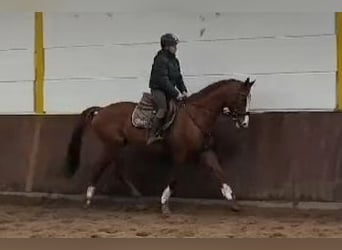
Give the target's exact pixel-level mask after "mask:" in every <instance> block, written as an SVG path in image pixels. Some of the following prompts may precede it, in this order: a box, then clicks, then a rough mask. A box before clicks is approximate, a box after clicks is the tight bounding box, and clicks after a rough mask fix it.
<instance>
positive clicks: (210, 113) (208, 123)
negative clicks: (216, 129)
mask: <svg viewBox="0 0 342 250" xmlns="http://www.w3.org/2000/svg"><path fill="white" fill-rule="evenodd" d="M190 105H192V106H193V110H194V111H195V112H196V119H197V120H198V123H199V124H200V125H201V129H202V130H206V131H210V130H211V129H212V128H213V126H214V125H215V122H216V120H217V118H218V116H219V115H220V114H221V113H222V108H223V95H222V93H220V92H219V91H215V92H212V93H208V94H207V95H205V96H201V97H200V98H198V99H197V100H194V101H192V102H190Z"/></svg>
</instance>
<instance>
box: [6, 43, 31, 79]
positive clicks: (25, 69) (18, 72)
mask: <svg viewBox="0 0 342 250" xmlns="http://www.w3.org/2000/svg"><path fill="white" fill-rule="evenodd" d="M28 80H34V54H33V52H32V51H28V50H7V51H0V82H1V81H28Z"/></svg>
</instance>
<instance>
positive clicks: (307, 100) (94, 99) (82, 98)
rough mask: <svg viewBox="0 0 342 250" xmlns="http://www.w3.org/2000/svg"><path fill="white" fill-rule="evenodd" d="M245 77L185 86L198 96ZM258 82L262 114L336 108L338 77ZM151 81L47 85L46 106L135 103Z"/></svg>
mask: <svg viewBox="0 0 342 250" xmlns="http://www.w3.org/2000/svg"><path fill="white" fill-rule="evenodd" d="M246 77H247V76H245V75H226V76H206V77H189V78H186V79H185V82H186V84H187V86H188V88H189V92H190V93H191V94H192V93H195V92H197V91H199V90H200V89H202V88H204V87H206V86H207V85H209V84H210V83H213V82H215V81H219V80H221V79H229V78H236V79H240V80H245V79H246ZM251 77H252V79H256V84H255V86H254V87H253V91H252V103H251V109H252V110H254V111H258V110H259V111H260V110H278V111H281V110H302V109H309V110H331V109H333V108H335V103H336V102H335V99H336V97H335V95H336V94H335V91H336V90H335V89H336V85H335V82H336V76H335V74H334V73H330V74H329V73H326V74H282V75H258V76H251ZM147 86H148V79H143V78H140V79H114V80H83V81H82V80H80V81H61V82H60V81H48V82H47V83H46V101H47V103H46V106H47V111H48V112H50V113H64V112H65V113H77V112H81V111H82V110H83V109H85V108H87V107H89V106H93V105H100V106H101V105H107V104H109V103H112V102H119V101H133V102H136V101H138V100H139V99H140V98H141V95H142V92H143V91H147V92H148V91H149V89H148V87H147ZM317 93H320V94H319V95H318V94H317Z"/></svg>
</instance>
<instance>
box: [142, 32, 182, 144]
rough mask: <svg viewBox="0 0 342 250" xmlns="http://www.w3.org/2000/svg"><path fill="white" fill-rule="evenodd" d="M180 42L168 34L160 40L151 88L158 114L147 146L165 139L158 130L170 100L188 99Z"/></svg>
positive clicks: (151, 78) (153, 67) (152, 71)
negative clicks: (181, 61)
mask: <svg viewBox="0 0 342 250" xmlns="http://www.w3.org/2000/svg"><path fill="white" fill-rule="evenodd" d="M178 42H179V40H178V38H177V37H176V36H175V35H174V34H170V33H166V34H164V35H162V36H161V38H160V45H161V50H159V51H158V53H157V55H156V56H155V57H154V62H153V65H152V70H151V76H150V82H149V87H150V89H151V94H152V97H153V100H154V103H155V104H156V106H157V114H156V116H155V117H154V120H153V123H152V127H151V129H150V131H149V136H148V140H147V145H149V144H151V143H153V142H155V141H158V140H162V139H163V138H162V137H161V136H160V135H159V134H158V130H159V129H160V127H161V125H162V124H163V119H164V118H165V115H166V112H167V108H168V101H169V100H170V99H177V100H182V99H184V98H185V97H187V88H186V86H185V84H184V81H183V76H182V73H181V70H180V64H179V61H178V59H177V57H176V51H177V44H178ZM176 88H177V89H178V90H179V91H178V90H177V89H176Z"/></svg>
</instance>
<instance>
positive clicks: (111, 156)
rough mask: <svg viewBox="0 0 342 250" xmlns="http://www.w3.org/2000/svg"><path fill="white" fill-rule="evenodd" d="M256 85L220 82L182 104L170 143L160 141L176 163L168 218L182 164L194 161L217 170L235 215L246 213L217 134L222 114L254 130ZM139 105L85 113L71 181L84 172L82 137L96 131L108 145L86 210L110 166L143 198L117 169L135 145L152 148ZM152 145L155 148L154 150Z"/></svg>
mask: <svg viewBox="0 0 342 250" xmlns="http://www.w3.org/2000/svg"><path fill="white" fill-rule="evenodd" d="M254 82H255V80H254V81H250V78H247V80H245V81H240V80H237V79H224V80H220V81H217V82H214V83H212V84H210V85H208V86H207V87H205V88H203V89H201V90H200V91H198V92H196V93H194V94H192V95H190V96H189V97H188V98H186V99H185V100H183V101H180V102H177V104H176V107H177V111H176V117H175V118H174V121H173V122H172V124H171V125H170V126H169V128H168V129H167V131H165V133H166V134H165V136H164V140H163V141H162V142H157V144H162V146H163V148H164V149H165V151H166V152H167V154H168V155H169V156H170V159H172V164H173V167H172V170H171V173H169V179H168V183H167V185H166V187H165V189H164V191H163V192H162V195H161V198H160V203H161V210H162V213H165V214H169V213H170V209H169V199H170V197H171V195H172V193H174V190H175V186H176V179H177V173H179V171H180V170H181V169H182V165H184V164H185V163H187V162H188V161H190V160H193V159H196V161H197V162H198V163H200V164H201V165H204V166H206V167H208V168H209V169H210V170H211V172H212V173H213V176H214V178H216V180H217V181H219V183H220V187H221V189H220V190H221V193H222V195H223V197H224V198H225V199H226V200H227V201H228V203H229V204H230V208H231V209H232V210H233V211H239V210H240V206H239V204H238V202H237V199H236V197H235V194H233V190H232V188H231V187H230V186H229V185H228V183H227V181H226V178H225V176H224V172H223V169H222V167H221V165H220V162H219V160H218V157H217V155H216V153H215V151H214V149H213V143H214V139H213V137H212V131H213V129H214V125H215V122H216V120H217V118H218V116H219V115H221V114H224V115H228V116H229V117H231V118H232V120H233V121H234V123H235V126H236V127H237V128H247V127H248V124H249V103H250V100H251V87H252V86H253V84H254ZM136 106H137V103H135V102H125V101H123V102H116V103H112V104H109V105H108V106H104V107H98V106H94V107H90V108H87V109H85V110H84V111H83V112H82V113H81V114H80V118H79V121H78V122H77V125H76V127H75V128H74V131H73V133H72V136H71V140H70V142H69V145H68V151H67V158H66V162H67V168H66V170H67V173H68V176H69V177H72V176H73V175H74V174H75V173H76V171H77V169H78V168H79V162H80V150H81V145H82V136H83V134H84V132H85V130H86V128H91V129H92V130H93V131H94V132H95V134H96V135H97V136H98V138H99V139H100V140H101V142H102V143H103V145H104V149H103V152H102V156H101V157H100V158H99V159H98V162H97V163H96V167H97V168H95V166H94V169H96V170H94V172H93V175H92V178H91V181H90V184H89V186H88V188H87V191H86V206H87V205H88V206H89V205H90V203H91V200H92V198H93V196H94V193H95V187H96V184H97V182H98V180H99V178H100V177H101V175H102V173H103V172H104V170H105V169H106V168H107V167H108V166H109V165H114V167H115V169H116V171H117V173H118V177H119V178H120V179H121V180H122V181H123V182H124V183H126V184H127V185H128V187H129V188H130V189H131V191H132V194H133V195H134V196H138V197H139V196H141V194H140V192H139V191H138V190H137V189H136V188H135V186H134V185H133V184H132V183H131V182H130V181H129V180H128V179H127V178H126V176H125V174H124V171H122V169H121V167H120V166H118V164H117V162H118V161H117V159H118V154H119V153H118V152H119V150H120V149H122V148H124V147H125V146H128V145H132V144H135V145H137V144H140V145H146V140H147V136H146V134H147V129H142V128H137V127H135V126H133V124H132V114H133V112H134V110H135V108H136ZM146 146H147V145H146ZM152 146H153V144H152V145H149V146H148V147H152Z"/></svg>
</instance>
